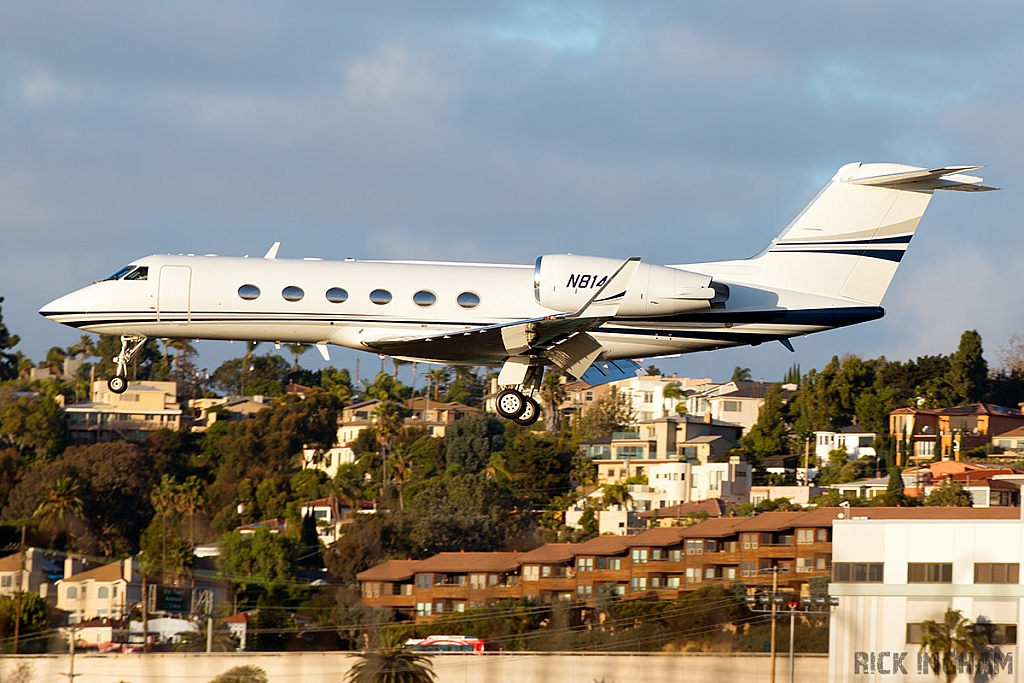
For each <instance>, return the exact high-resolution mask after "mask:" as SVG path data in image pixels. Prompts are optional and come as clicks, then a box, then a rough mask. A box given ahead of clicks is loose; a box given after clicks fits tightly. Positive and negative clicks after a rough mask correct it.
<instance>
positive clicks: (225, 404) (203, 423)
mask: <svg viewBox="0 0 1024 683" xmlns="http://www.w3.org/2000/svg"><path fill="white" fill-rule="evenodd" d="M269 406H270V402H269V401H267V400H265V399H264V397H263V396H225V397H223V398H197V399H195V400H193V401H189V407H190V408H192V409H193V410H196V411H198V413H199V415H198V417H196V419H195V420H194V421H193V423H192V431H193V432H205V431H206V430H207V428H208V427H209V426H210V425H212V424H213V423H214V422H217V421H218V420H228V421H230V422H240V421H242V420H249V419H252V418H254V417H256V414H257V413H258V412H260V411H261V410H266V409H267V408H268V407H269Z"/></svg>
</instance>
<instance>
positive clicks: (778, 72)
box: [0, 0, 1024, 380]
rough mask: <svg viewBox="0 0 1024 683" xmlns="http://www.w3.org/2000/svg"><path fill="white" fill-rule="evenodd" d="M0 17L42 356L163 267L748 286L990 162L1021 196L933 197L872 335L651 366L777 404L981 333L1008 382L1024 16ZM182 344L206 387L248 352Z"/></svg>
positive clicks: (950, 12) (1, 157)
mask: <svg viewBox="0 0 1024 683" xmlns="http://www.w3.org/2000/svg"><path fill="white" fill-rule="evenodd" d="M2 12H3V20H2V21H0V295H2V296H4V297H5V298H6V301H5V302H4V304H3V316H4V321H5V322H6V323H7V325H8V327H9V328H10V329H11V330H12V331H13V332H15V333H18V334H20V335H21V337H22V343H21V345H20V346H19V349H20V350H22V351H24V352H25V353H27V354H28V355H29V356H31V357H33V358H35V359H39V358H40V357H42V356H43V355H45V352H46V349H48V348H49V347H50V346H53V345H61V346H65V345H67V344H69V343H71V342H72V341H74V340H75V339H76V338H77V336H78V335H77V333H76V332H75V331H74V330H71V329H67V328H61V327H59V326H57V325H56V324H54V323H51V322H48V321H45V320H43V319H42V318H40V317H39V316H38V315H37V313H36V311H37V309H38V308H39V307H40V306H41V305H43V304H44V303H46V302H47V301H49V300H51V299H53V298H56V297H57V296H59V295H61V294H63V293H66V292H68V291H70V290H73V289H75V288H78V287H80V286H82V285H84V284H87V283H88V282H91V281H92V280H94V279H97V278H99V277H102V276H105V275H107V274H108V273H110V272H113V271H114V270H116V269H117V268H118V267H119V266H121V265H123V264H124V263H126V262H128V261H130V260H133V259H135V258H138V257H140V256H143V255H147V254H151V253H160V252H165V253H166V252H171V253H179V252H194V253H208V252H209V253H219V254H224V255H241V254H249V253H252V254H261V253H263V251H265V250H266V249H267V248H268V247H269V246H270V244H271V243H272V242H274V241H277V240H280V241H282V242H283V244H282V247H281V256H283V257H303V256H319V257H324V258H344V257H346V256H352V257H355V258H403V257H416V258H422V257H437V258H444V259H466V260H498V261H515V262H523V263H532V262H533V260H534V258H535V257H536V256H537V255H539V254H543V253H549V252H566V251H572V252H574V253H592V254H597V255H605V256H620V257H621V256H629V255H634V254H637V255H640V256H643V257H644V259H645V260H648V261H651V262H655V263H666V262H667V263H678V262H687V261H699V260H718V259H725V258H740V257H745V256H749V255H751V254H754V253H756V252H757V251H759V250H760V249H761V248H762V247H763V246H764V245H765V244H766V243H767V242H768V241H769V240H770V239H771V238H772V237H774V236H775V235H776V234H777V233H778V232H779V231H780V230H781V229H782V228H783V227H784V226H785V224H786V223H787V222H788V221H789V220H790V219H791V218H792V217H793V216H794V215H795V214H796V213H797V212H798V211H799V210H800V208H801V207H802V206H803V205H804V204H805V203H806V202H807V201H808V200H809V199H810V198H811V197H812V196H813V195H814V193H815V191H816V190H817V189H818V188H819V187H820V186H821V185H823V184H824V183H825V182H826V181H827V180H828V179H829V177H830V176H831V175H832V173H833V172H834V171H835V170H836V169H837V168H838V167H839V166H841V165H843V164H844V163H847V162H850V161H865V162H869V161H893V162H900V163H908V164H915V165H920V166H941V165H953V164H985V165H987V166H988V168H986V169H985V170H984V171H983V172H982V175H984V177H985V179H986V181H988V182H989V183H991V184H995V185H999V186H1001V187H1004V188H1006V189H1005V190H1004V191H1002V192H998V193H986V194H977V195H972V194H963V193H947V194H941V195H940V196H937V197H936V198H935V199H934V200H933V202H932V204H931V207H930V208H929V211H928V213H927V214H926V216H925V218H924V220H923V221H922V223H921V227H920V229H919V230H918V233H917V235H918V236H917V239H915V240H914V244H913V246H912V247H911V249H910V251H909V253H908V255H907V257H906V258H905V259H904V261H903V264H902V266H901V268H900V270H899V272H898V273H897V275H896V278H895V280H894V281H893V285H892V287H891V288H890V290H889V293H888V295H887V297H886V300H885V301H884V302H883V305H884V306H885V307H886V309H887V311H888V315H887V317H886V318H885V319H883V320H881V321H877V322H873V323H868V324H865V325H861V326H858V327H856V328H851V329H848V330H839V331H834V332H828V333H824V334H820V335H817V336H815V337H809V338H806V339H798V340H795V345H796V348H797V353H795V354H790V353H789V352H787V351H786V350H785V349H783V348H782V346H781V345H779V344H771V345H767V346H762V347H757V348H752V349H751V348H746V349H734V350H726V351H718V352H713V353H703V354H696V355H692V356H686V357H683V358H679V359H671V360H665V361H659V362H658V365H659V366H660V367H661V368H662V369H663V370H668V371H677V372H679V373H680V374H688V375H691V376H704V375H707V374H709V373H710V375H711V376H713V377H715V378H723V379H727V378H728V375H729V374H730V373H731V371H732V368H733V366H734V365H743V366H747V367H750V368H751V369H752V372H753V375H754V377H755V378H762V377H763V378H765V379H769V380H774V379H778V378H780V377H781V375H782V373H783V372H784V370H785V368H786V367H788V366H789V364H790V363H793V362H798V363H800V364H801V366H802V367H803V369H804V370H805V371H806V370H807V369H809V368H810V367H815V366H818V367H820V366H821V365H822V364H823V363H825V362H827V360H828V359H829V358H830V357H831V356H832V355H834V354H839V355H841V354H843V353H846V352H851V353H857V354H861V355H864V356H876V355H880V354H884V355H886V356H887V357H889V358H901V359H905V358H912V357H915V356H918V355H921V354H928V353H940V352H949V351H951V350H952V349H954V348H955V346H956V343H957V340H958V338H959V335H960V333H961V332H962V331H963V330H964V329H969V328H976V329H978V330H979V331H980V332H981V334H982V336H983V338H984V340H985V343H986V348H987V349H988V355H989V356H990V357H993V358H994V355H995V354H994V352H995V350H996V348H997V347H999V346H1000V345H1003V344H1005V343H1006V339H1007V337H1008V336H1009V335H1010V334H1012V333H1014V332H1024V306H1022V303H1024V293H1022V289H1024V288H1022V286H1021V280H1022V278H1021V275H1020V273H1021V264H1024V242H1022V240H1021V239H1020V232H1021V230H1020V217H1021V216H1022V215H1024V210H1022V209H1024V206H1022V199H1021V196H1022V195H1021V192H1020V188H1022V187H1024V154H1022V151H1024V150H1022V149H1021V148H1022V145H1021V141H1022V136H1024V134H1022V127H1021V122H1022V121H1024V117H1022V113H1024V108H1022V104H1024V41H1022V40H1021V39H1020V36H1021V35H1022V30H1021V29H1022V28H1024V27H1022V15H1024V6H1021V5H1019V4H1017V3H1010V2H992V3H971V4H970V5H965V4H964V3H962V2H941V1H940V2H936V1H932V2H927V3H924V2H902V3H891V2H872V1H869V0H857V1H855V2H854V1H851V2H833V3H821V2H811V3H787V2H772V3H763V2H747V3H731V2H719V3H680V2H665V3H659V2H641V1H635V0H634V1H632V2H628V3H621V2H620V3H601V2H562V3H543V2H535V3H528V2H490V3H481V2H468V1H467V2H461V3H460V2H447V3H440V2H438V3H423V2H407V3H400V2H373V3H365V2H364V3H356V2H352V3H292V2H279V3H274V2H241V1H239V2H211V1H210V0H203V1H202V2H194V3H187V2H175V3H156V2H152V3H146V2H124V3H115V2H103V1H102V0H100V1H98V2H91V3H76V2H67V3H60V2H31V3H9V2H8V3H4V4H3V10H2ZM199 348H200V351H201V352H202V359H203V364H207V365H209V366H210V369H211V370H212V369H213V368H214V367H216V365H217V364H219V362H221V360H223V359H224V358H226V357H230V356H232V355H240V348H239V347H238V346H237V345H235V346H230V345H228V344H226V343H223V342H203V343H201V344H200V345H199ZM315 355H316V354H307V355H306V357H304V359H303V362H304V363H305V364H307V365H309V366H311V367H316V366H318V365H319V364H320V360H319V357H316V358H313V356H315ZM335 355H336V357H337V358H340V361H336V362H340V363H341V364H345V365H350V366H351V365H352V364H353V362H354V359H355V357H356V356H357V355H358V354H356V353H355V352H347V353H342V354H338V353H337V352H336V353H335ZM363 358H364V359H365V360H364V361H363V363H364V367H365V364H370V365H375V364H376V363H377V360H376V358H375V357H373V356H366V355H364V356H363ZM364 372H365V371H364Z"/></svg>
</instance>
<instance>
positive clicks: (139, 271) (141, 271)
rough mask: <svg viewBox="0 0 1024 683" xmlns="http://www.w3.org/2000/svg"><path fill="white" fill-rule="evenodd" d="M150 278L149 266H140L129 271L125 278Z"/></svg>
mask: <svg viewBox="0 0 1024 683" xmlns="http://www.w3.org/2000/svg"><path fill="white" fill-rule="evenodd" d="M147 279H149V266H139V267H138V268H136V269H135V270H134V271H132V272H131V273H129V274H128V275H127V276H126V277H125V280H147Z"/></svg>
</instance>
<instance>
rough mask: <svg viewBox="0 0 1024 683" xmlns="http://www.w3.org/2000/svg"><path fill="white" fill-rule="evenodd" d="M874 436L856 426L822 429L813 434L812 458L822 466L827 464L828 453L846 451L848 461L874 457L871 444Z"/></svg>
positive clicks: (872, 433)
mask: <svg viewBox="0 0 1024 683" xmlns="http://www.w3.org/2000/svg"><path fill="white" fill-rule="evenodd" d="M876 436H877V435H876V434H875V433H874V432H869V431H867V430H865V429H863V428H861V427H858V426H857V425H848V426H846V427H841V428H840V429H835V430H831V429H823V430H820V431H816V432H814V457H815V459H816V461H817V462H818V463H820V464H822V465H827V464H828V463H829V453H831V452H832V451H838V450H844V451H846V459H847V460H849V461H851V462H852V461H853V460H856V459H858V458H863V457H866V456H871V457H874V455H875V449H874V447H873V446H872V444H873V443H874V442H875V438H876Z"/></svg>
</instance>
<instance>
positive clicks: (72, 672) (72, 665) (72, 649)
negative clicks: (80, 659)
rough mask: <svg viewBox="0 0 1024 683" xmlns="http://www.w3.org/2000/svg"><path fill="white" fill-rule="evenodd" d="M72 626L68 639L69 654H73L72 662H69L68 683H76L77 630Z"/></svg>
mask: <svg viewBox="0 0 1024 683" xmlns="http://www.w3.org/2000/svg"><path fill="white" fill-rule="evenodd" d="M76 630H77V629H76V628H75V627H74V626H72V627H71V637H70V638H69V639H68V654H69V655H71V662H70V663H69V664H68V683H75V631H76Z"/></svg>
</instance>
